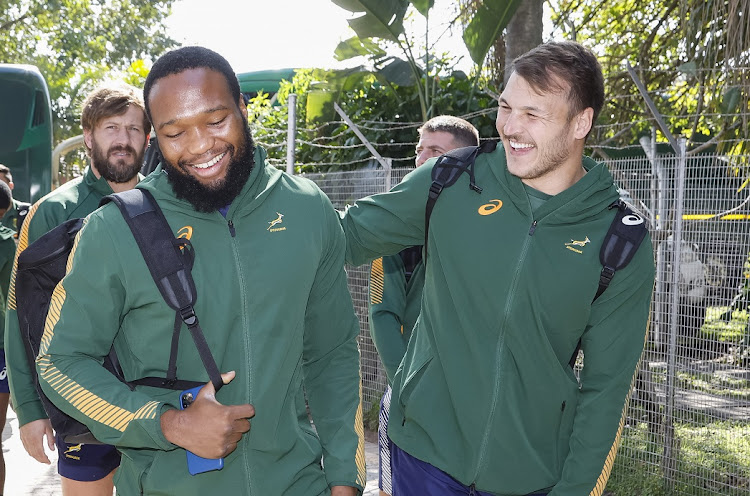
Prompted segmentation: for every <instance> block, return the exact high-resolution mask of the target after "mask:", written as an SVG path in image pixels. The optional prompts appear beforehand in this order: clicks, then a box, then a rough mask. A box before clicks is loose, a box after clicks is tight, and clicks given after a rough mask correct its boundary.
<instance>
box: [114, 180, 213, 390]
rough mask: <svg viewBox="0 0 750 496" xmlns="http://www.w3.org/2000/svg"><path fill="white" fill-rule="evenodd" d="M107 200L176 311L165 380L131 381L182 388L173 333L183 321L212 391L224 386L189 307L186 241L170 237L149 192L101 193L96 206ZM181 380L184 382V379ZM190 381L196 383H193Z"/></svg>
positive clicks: (189, 252) (189, 253)
mask: <svg viewBox="0 0 750 496" xmlns="http://www.w3.org/2000/svg"><path fill="white" fill-rule="evenodd" d="M109 202H112V203H114V204H116V205H117V206H118V207H119V209H120V212H122V215H123V217H124V218H125V221H126V222H127V224H128V226H129V227H130V229H131V231H132V232H133V237H134V238H135V240H136V242H137V243H138V248H140V250H141V254H142V255H143V259H144V260H145V261H146V265H147V266H148V269H149V271H150V272H151V276H152V277H153V279H154V282H155V283H156V286H157V287H158V288H159V292H160V293H161V295H162V297H163V298H164V301H165V302H166V303H167V305H169V307H170V308H172V309H174V310H175V311H176V312H177V316H176V317H175V331H174V334H173V336H172V349H171V352H170V357H169V370H168V377H167V379H166V380H165V379H159V378H144V379H140V380H137V381H133V383H134V384H144V385H154V384H153V380H152V379H156V380H158V381H160V382H161V384H159V385H158V386H157V387H170V388H175V389H183V388H182V387H177V385H178V382H181V381H177V378H176V374H177V343H178V341H179V338H178V337H177V335H179V329H180V328H181V324H182V323H183V322H184V323H185V324H186V325H187V327H188V329H189V330H190V334H191V336H192V338H193V341H194V342H195V346H196V347H197V348H198V353H199V354H200V357H201V361H202V362H203V366H204V367H205V368H206V372H208V376H209V377H210V378H211V382H212V383H213V385H214V388H215V390H216V391H218V390H219V389H221V387H222V386H223V385H224V382H223V381H222V379H221V373H220V372H219V369H218V367H217V366H216V362H215V361H214V358H213V356H212V355H211V350H210V349H209V347H208V343H207V342H206V338H205V336H204V335H203V330H202V329H201V327H200V324H199V322H198V317H197V315H196V314H195V309H194V308H193V305H194V304H195V300H196V297H197V293H196V290H195V283H194V282H193V276H192V274H191V273H190V269H191V268H192V260H193V250H192V245H191V244H190V241H189V240H187V239H183V238H179V239H178V238H175V237H174V235H173V234H172V229H171V228H170V227H169V224H168V223H167V220H166V218H164V213H163V212H162V211H161V208H159V206H158V204H157V203H156V200H154V197H153V196H152V195H151V193H150V192H149V191H147V190H145V189H140V188H134V189H132V190H128V191H123V192H121V193H115V194H112V195H109V196H105V197H104V198H102V200H101V203H100V205H104V204H106V203H109ZM182 382H183V383H184V384H187V382H186V381H182ZM190 384H192V385H193V386H194V385H196V383H193V382H191V383H190ZM197 384H198V385H199V384H200V383H197ZM184 389H187V388H184Z"/></svg>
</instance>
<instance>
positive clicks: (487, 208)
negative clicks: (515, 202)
mask: <svg viewBox="0 0 750 496" xmlns="http://www.w3.org/2000/svg"><path fill="white" fill-rule="evenodd" d="M502 207H503V201H502V200H490V202H489V203H485V204H484V205H482V206H481V207H479V208H478V209H477V213H479V215H491V214H494V213H495V212H497V211H498V210H500V209H501V208H502Z"/></svg>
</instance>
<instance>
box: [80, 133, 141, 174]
mask: <svg viewBox="0 0 750 496" xmlns="http://www.w3.org/2000/svg"><path fill="white" fill-rule="evenodd" d="M120 150H122V151H126V152H130V154H132V156H133V164H132V165H128V164H127V163H126V162H125V161H124V160H122V159H117V160H116V161H115V162H114V163H112V162H110V161H109V154H110V153H112V152H115V151H120ZM144 153H145V150H141V153H138V152H137V151H136V150H135V149H134V148H133V147H132V146H113V147H111V148H110V149H109V150H107V153H106V154H105V153H103V152H102V149H101V148H99V145H98V144H97V143H96V141H93V142H92V144H91V164H92V165H93V166H94V168H95V169H96V171H97V172H98V173H99V175H100V176H102V177H103V178H104V179H106V180H107V181H109V182H111V183H116V184H122V183H126V182H128V181H130V180H131V179H133V178H134V177H135V176H136V175H137V174H138V172H139V171H140V170H141V165H142V164H143V154H144Z"/></svg>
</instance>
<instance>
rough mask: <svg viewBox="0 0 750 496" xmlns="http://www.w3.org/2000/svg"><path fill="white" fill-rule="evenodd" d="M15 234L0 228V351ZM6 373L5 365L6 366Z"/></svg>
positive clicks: (3, 334) (2, 341)
mask: <svg viewBox="0 0 750 496" xmlns="http://www.w3.org/2000/svg"><path fill="white" fill-rule="evenodd" d="M15 236H16V233H15V231H13V230H12V229H8V228H7V227H3V226H0V349H4V347H5V346H4V339H3V338H4V336H5V306H6V305H5V303H6V302H7V301H8V286H9V284H10V273H11V270H12V269H13V257H14V256H15V254H16V241H15ZM5 368H6V371H7V368H8V367H7V365H6V367H5Z"/></svg>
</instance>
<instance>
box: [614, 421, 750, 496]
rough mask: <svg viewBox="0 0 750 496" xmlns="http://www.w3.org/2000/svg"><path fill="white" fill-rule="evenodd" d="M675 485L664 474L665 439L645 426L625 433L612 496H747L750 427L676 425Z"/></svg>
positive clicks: (720, 424)
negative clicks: (676, 495) (678, 495)
mask: <svg viewBox="0 0 750 496" xmlns="http://www.w3.org/2000/svg"><path fill="white" fill-rule="evenodd" d="M675 437H676V439H677V442H676V444H675V454H676V455H675V460H674V462H673V463H672V464H671V466H672V467H673V470H672V480H671V481H668V480H666V478H665V477H664V474H663V472H662V456H663V452H664V446H663V439H662V437H661V436H660V435H658V434H653V433H650V432H649V431H648V429H647V427H646V424H643V423H642V424H639V425H638V427H636V428H630V429H627V430H626V431H625V432H624V436H623V441H622V445H621V446H620V450H619V451H618V456H617V459H616V461H615V466H614V469H613V471H612V476H611V477H610V480H609V484H608V485H607V491H609V492H611V493H612V494H613V495H614V496H635V495H642V496H671V495H674V494H680V495H686V496H709V495H729V496H740V495H742V496H746V495H747V494H748V491H750V426H749V425H748V424H747V423H746V422H726V421H725V422H712V423H709V424H706V425H702V426H696V425H691V424H676V425H675Z"/></svg>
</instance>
